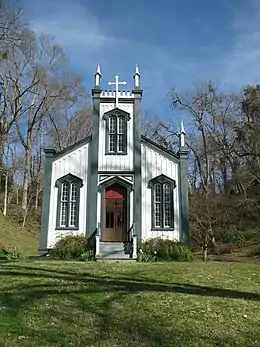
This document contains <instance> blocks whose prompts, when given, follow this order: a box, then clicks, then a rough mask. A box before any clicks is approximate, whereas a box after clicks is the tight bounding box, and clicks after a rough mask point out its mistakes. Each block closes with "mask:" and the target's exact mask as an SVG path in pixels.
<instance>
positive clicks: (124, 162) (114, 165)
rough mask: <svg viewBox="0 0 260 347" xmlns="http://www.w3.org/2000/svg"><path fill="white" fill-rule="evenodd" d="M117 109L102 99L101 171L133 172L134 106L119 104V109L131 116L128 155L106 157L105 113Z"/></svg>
mask: <svg viewBox="0 0 260 347" xmlns="http://www.w3.org/2000/svg"><path fill="white" fill-rule="evenodd" d="M114 108H115V105H114V103H104V102H102V99H101V104H100V121H99V156H98V157H99V163H98V170H99V171H131V170H133V104H131V103H129V104H127V103H125V104H119V108H120V109H122V110H123V111H125V112H128V113H129V114H130V118H131V119H130V120H129V121H128V122H127V154H126V155H106V154H105V150H106V121H105V120H104V119H103V115H104V113H106V112H108V111H111V110H113V109H114Z"/></svg>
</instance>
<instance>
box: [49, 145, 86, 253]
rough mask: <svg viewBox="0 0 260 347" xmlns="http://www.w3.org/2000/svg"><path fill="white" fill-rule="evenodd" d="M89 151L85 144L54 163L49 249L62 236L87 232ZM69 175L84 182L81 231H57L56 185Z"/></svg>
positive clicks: (81, 191)
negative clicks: (58, 180) (59, 180)
mask: <svg viewBox="0 0 260 347" xmlns="http://www.w3.org/2000/svg"><path fill="white" fill-rule="evenodd" d="M88 151H89V144H85V145H83V146H82V147H80V148H77V149H75V150H74V151H71V152H70V153H68V154H66V155H64V156H63V157H60V158H57V159H54V161H53V164H52V180H51V198H50V217H49V228H48V244H47V248H52V247H53V246H54V244H55V243H56V242H57V240H58V239H59V237H60V236H66V235H68V234H71V233H73V235H80V234H85V232H86V210H87V207H86V203H87V175H88V154H89V153H88ZM67 174H72V175H75V176H77V177H79V178H81V179H82V180H83V187H82V188H80V205H79V216H80V217H79V229H78V230H72V231H70V230H67V229H66V230H55V229H56V215H57V198H58V188H56V187H55V183H56V181H57V179H59V178H61V177H63V176H65V175H67Z"/></svg>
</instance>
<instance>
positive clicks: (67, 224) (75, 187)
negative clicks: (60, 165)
mask: <svg viewBox="0 0 260 347" xmlns="http://www.w3.org/2000/svg"><path fill="white" fill-rule="evenodd" d="M55 186H56V187H57V188H58V201H57V218H56V229H78V228H79V204H80V188H81V187H82V186H83V184H82V179H81V178H79V177H76V176H74V175H72V174H68V175H66V176H63V177H61V178H60V179H58V180H57V181H56V185H55Z"/></svg>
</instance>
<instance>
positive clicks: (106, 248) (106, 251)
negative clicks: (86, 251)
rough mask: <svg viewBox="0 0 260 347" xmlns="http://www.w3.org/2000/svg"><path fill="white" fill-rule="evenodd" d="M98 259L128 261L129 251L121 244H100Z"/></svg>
mask: <svg viewBox="0 0 260 347" xmlns="http://www.w3.org/2000/svg"><path fill="white" fill-rule="evenodd" d="M98 258H102V259H129V258H130V250H129V249H128V247H127V246H126V245H125V244H124V243H123V242H100V244H99V256H98Z"/></svg>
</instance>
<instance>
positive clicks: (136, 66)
mask: <svg viewBox="0 0 260 347" xmlns="http://www.w3.org/2000/svg"><path fill="white" fill-rule="evenodd" d="M135 75H139V76H140V72H139V68H138V65H135Z"/></svg>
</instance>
